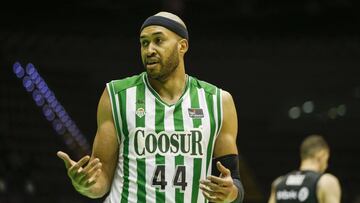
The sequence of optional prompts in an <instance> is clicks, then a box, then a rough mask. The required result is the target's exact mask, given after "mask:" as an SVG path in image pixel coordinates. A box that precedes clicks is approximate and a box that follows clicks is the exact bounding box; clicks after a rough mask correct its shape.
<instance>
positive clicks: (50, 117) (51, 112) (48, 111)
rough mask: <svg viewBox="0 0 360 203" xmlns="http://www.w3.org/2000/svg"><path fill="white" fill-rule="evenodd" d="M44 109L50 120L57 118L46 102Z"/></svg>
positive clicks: (46, 116)
mask: <svg viewBox="0 0 360 203" xmlns="http://www.w3.org/2000/svg"><path fill="white" fill-rule="evenodd" d="M42 110H43V114H44V116H45V118H46V119H47V120H48V121H52V120H54V119H55V114H54V112H53V111H52V110H51V108H50V107H49V106H48V105H46V104H45V105H44V106H43V108H42Z"/></svg>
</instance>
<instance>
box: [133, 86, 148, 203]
mask: <svg viewBox="0 0 360 203" xmlns="http://www.w3.org/2000/svg"><path fill="white" fill-rule="evenodd" d="M139 108H143V109H144V110H145V112H146V108H145V84H141V85H138V86H137V87H136V110H138V109H139ZM135 117H136V127H137V128H144V127H145V116H142V117H139V116H137V115H135ZM136 164H137V199H138V200H137V202H144V203H145V202H146V188H145V185H146V179H145V176H146V166H145V158H138V159H136Z"/></svg>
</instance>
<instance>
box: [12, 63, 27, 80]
mask: <svg viewBox="0 0 360 203" xmlns="http://www.w3.org/2000/svg"><path fill="white" fill-rule="evenodd" d="M13 71H14V73H15V75H16V77H18V78H22V77H24V75H25V71H24V69H23V67H21V64H20V63H19V62H16V63H14V65H13Z"/></svg>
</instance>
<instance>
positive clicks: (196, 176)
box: [190, 85, 202, 203]
mask: <svg viewBox="0 0 360 203" xmlns="http://www.w3.org/2000/svg"><path fill="white" fill-rule="evenodd" d="M190 99H191V108H199V107H200V105H199V95H198V91H197V88H196V87H195V86H194V85H191V86H190ZM200 125H201V118H193V126H194V128H198V127H199V126H200ZM201 163H202V159H201V158H194V166H193V168H194V169H193V184H192V185H193V187H192V194H191V202H192V203H197V199H198V194H199V181H200V174H201Z"/></svg>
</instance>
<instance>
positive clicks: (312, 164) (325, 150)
mask: <svg viewBox="0 0 360 203" xmlns="http://www.w3.org/2000/svg"><path fill="white" fill-rule="evenodd" d="M300 156H301V164H300V169H299V170H297V171H293V172H290V173H288V174H286V175H284V176H281V177H279V178H277V179H276V180H275V181H274V182H273V184H272V190H271V196H270V199H269V203H297V202H299V203H300V202H304V203H340V196H341V189H340V184H339V181H338V179H337V178H336V177H335V176H333V175H331V174H329V173H324V172H325V170H326V168H327V166H328V159H329V156H330V149H329V146H328V144H327V143H326V141H325V140H324V139H323V137H322V136H320V135H311V136H309V137H307V138H306V139H305V140H304V141H303V142H302V144H301V147H300Z"/></svg>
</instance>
